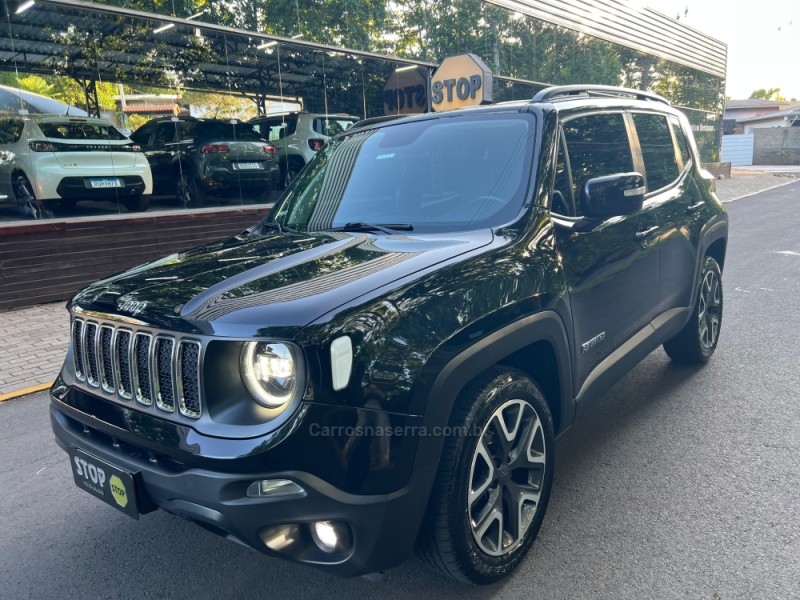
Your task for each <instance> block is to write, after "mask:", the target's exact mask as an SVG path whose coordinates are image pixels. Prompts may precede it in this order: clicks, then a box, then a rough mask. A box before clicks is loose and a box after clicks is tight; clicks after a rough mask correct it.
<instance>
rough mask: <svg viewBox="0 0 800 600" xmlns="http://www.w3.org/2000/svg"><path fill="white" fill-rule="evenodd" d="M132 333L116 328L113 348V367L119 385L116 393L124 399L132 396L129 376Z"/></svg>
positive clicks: (131, 383)
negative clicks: (114, 354) (114, 353)
mask: <svg viewBox="0 0 800 600" xmlns="http://www.w3.org/2000/svg"><path fill="white" fill-rule="evenodd" d="M132 339H133V335H132V334H131V332H130V331H128V330H127V329H119V330H117V337H116V340H115V344H114V348H115V352H116V356H115V359H116V360H115V361H114V364H115V367H116V370H117V381H118V382H119V387H118V388H117V393H118V394H119V395H120V396H121V397H122V398H124V399H125V400H130V399H131V398H133V379H132V378H131V340H132Z"/></svg>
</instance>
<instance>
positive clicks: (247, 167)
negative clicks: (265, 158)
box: [237, 162, 261, 171]
mask: <svg viewBox="0 0 800 600" xmlns="http://www.w3.org/2000/svg"><path fill="white" fill-rule="evenodd" d="M237 167H238V169H239V170H240V171H254V170H257V169H260V168H261V165H260V164H258V163H257V162H240V163H237Z"/></svg>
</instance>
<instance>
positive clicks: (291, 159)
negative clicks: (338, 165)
mask: <svg viewBox="0 0 800 600" xmlns="http://www.w3.org/2000/svg"><path fill="white" fill-rule="evenodd" d="M360 120H361V118H360V117H354V116H352V115H348V114H344V113H338V114H327V115H326V114H324V113H310V112H285V113H279V114H274V115H269V116H266V117H256V118H255V119H253V120H251V121H250V122H251V123H252V124H253V126H254V127H255V128H256V130H257V131H258V132H259V133H260V134H261V137H263V138H264V139H265V140H267V141H268V142H271V143H272V144H274V145H275V146H276V147H277V148H278V153H279V157H280V166H281V183H282V185H283V186H286V185H287V184H288V183H289V182H290V181H291V180H292V179H294V178H295V177H296V176H297V174H298V173H299V172H300V171H301V169H302V168H303V167H305V166H306V164H307V163H308V161H310V160H311V159H312V158H313V157H314V155H315V154H316V153H317V152H319V151H320V150H322V147H323V146H324V145H325V143H326V142H327V141H328V140H329V139H330V138H331V137H333V136H334V135H336V134H337V133H342V132H343V131H347V130H348V129H349V128H350V127H351V126H352V125H353V123H355V122H357V121H360Z"/></svg>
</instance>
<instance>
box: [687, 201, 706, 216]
mask: <svg viewBox="0 0 800 600" xmlns="http://www.w3.org/2000/svg"><path fill="white" fill-rule="evenodd" d="M705 205H706V203H705V202H703V201H702V200H701V201H700V202H697V203H695V204H692V205H691V206H687V207H686V214H687V215H691V214H694V213H696V212H697V211H698V210H700V209H701V208H703V207H704V206H705Z"/></svg>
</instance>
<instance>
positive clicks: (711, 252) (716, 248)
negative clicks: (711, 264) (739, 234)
mask: <svg viewBox="0 0 800 600" xmlns="http://www.w3.org/2000/svg"><path fill="white" fill-rule="evenodd" d="M727 245H728V240H727V239H726V238H724V237H719V238H717V239H716V240H714V241H713V242H711V243H710V244H709V245H708V247H707V248H706V251H705V255H704V256H710V257H711V258H713V259H714V260H715V261H717V264H718V265H719V268H720V270H722V269H724V268H725V251H726V250H727Z"/></svg>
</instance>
